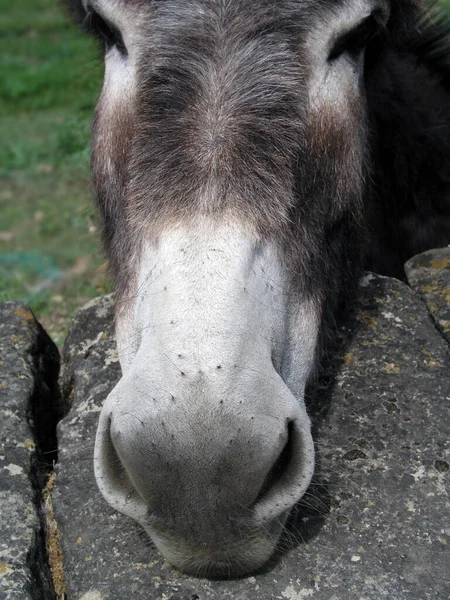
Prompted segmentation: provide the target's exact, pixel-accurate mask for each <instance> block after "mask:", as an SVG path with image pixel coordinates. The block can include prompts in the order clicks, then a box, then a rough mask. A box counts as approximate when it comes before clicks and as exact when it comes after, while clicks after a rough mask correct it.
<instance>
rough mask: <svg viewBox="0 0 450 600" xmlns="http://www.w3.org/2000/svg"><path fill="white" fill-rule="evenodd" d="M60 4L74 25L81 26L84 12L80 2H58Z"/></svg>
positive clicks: (84, 15)
mask: <svg viewBox="0 0 450 600" xmlns="http://www.w3.org/2000/svg"><path fill="white" fill-rule="evenodd" d="M60 3H61V4H62V6H63V7H64V9H65V10H66V12H67V13H68V14H69V15H70V17H71V18H72V20H73V21H75V23H77V24H78V25H82V24H83V22H84V20H85V18H86V10H85V8H84V6H83V2H82V0H60Z"/></svg>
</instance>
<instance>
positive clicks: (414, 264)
mask: <svg viewBox="0 0 450 600" xmlns="http://www.w3.org/2000/svg"><path fill="white" fill-rule="evenodd" d="M405 272H406V276H407V278H408V283H409V285H410V286H412V287H413V288H414V289H415V290H416V291H417V292H419V294H421V296H422V298H423V300H424V301H425V304H426V305H427V307H428V310H429V311H430V313H431V315H432V317H433V319H434V321H435V322H436V325H437V327H438V328H439V329H440V330H441V331H442V333H443V334H444V336H445V337H446V339H447V341H448V342H449V343H450V247H449V248H439V249H438V250H428V252H424V253H423V254H419V255H417V256H414V257H413V258H412V259H411V260H409V261H408V262H407V263H406V265H405Z"/></svg>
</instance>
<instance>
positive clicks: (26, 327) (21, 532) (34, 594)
mask: <svg viewBox="0 0 450 600" xmlns="http://www.w3.org/2000/svg"><path fill="white" fill-rule="evenodd" d="M58 368H59V357H58V352H57V350H56V347H55V345H54V344H53V342H51V340H50V339H49V338H48V336H47V335H46V333H45V332H44V330H43V329H42V327H41V326H40V325H39V324H38V323H37V321H36V320H35V318H34V315H33V314H32V312H31V311H30V310H29V309H28V308H27V307H26V306H24V305H22V304H19V303H16V302H5V303H2V304H0V600H10V599H11V600H13V599H14V600H28V599H30V600H31V599H33V600H39V599H42V600H44V599H45V600H49V599H50V598H51V597H52V586H51V583H50V573H49V570H48V567H47V566H46V564H45V551H44V549H43V546H44V542H43V539H42V535H41V524H40V520H39V515H38V509H37V507H36V493H37V492H36V489H35V488H36V484H37V481H38V480H39V478H40V474H39V472H38V469H39V467H40V465H39V460H40V459H39V451H40V450H42V449H43V444H42V442H43V440H42V439H41V438H40V436H38V437H37V438H36V436H34V434H33V431H32V427H31V426H30V424H29V423H31V425H32V424H33V423H34V425H35V426H36V427H39V429H40V430H41V431H42V432H43V433H44V434H45V432H48V431H49V428H48V424H49V423H51V422H52V421H53V426H55V425H56V422H55V417H56V413H54V412H53V410H52V408H53V407H52V406H51V402H53V400H55V398H56V397H57V390H56V381H57V377H58ZM48 411H50V416H49V412H48ZM52 415H53V416H52ZM36 442H37V446H38V447H37V448H36ZM47 442H48V444H50V445H53V447H55V444H56V438H55V437H54V436H53V439H51V435H50V437H49V439H47ZM44 446H45V441H44ZM42 467H43V468H44V465H43V464H42Z"/></svg>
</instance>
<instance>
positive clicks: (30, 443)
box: [23, 438, 34, 450]
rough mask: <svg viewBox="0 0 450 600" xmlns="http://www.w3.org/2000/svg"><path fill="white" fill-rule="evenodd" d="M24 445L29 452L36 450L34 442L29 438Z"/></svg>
mask: <svg viewBox="0 0 450 600" xmlns="http://www.w3.org/2000/svg"><path fill="white" fill-rule="evenodd" d="M23 445H24V447H25V448H26V449H27V450H34V440H30V439H29V438H27V439H26V440H25V441H24V443H23Z"/></svg>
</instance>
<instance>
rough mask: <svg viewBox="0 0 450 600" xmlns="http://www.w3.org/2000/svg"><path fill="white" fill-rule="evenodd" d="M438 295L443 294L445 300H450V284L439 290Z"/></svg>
mask: <svg viewBox="0 0 450 600" xmlns="http://www.w3.org/2000/svg"><path fill="white" fill-rule="evenodd" d="M439 295H442V296H444V298H445V300H446V301H447V302H450V285H447V286H446V287H445V288H444V289H443V290H442V291H441V292H439Z"/></svg>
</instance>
